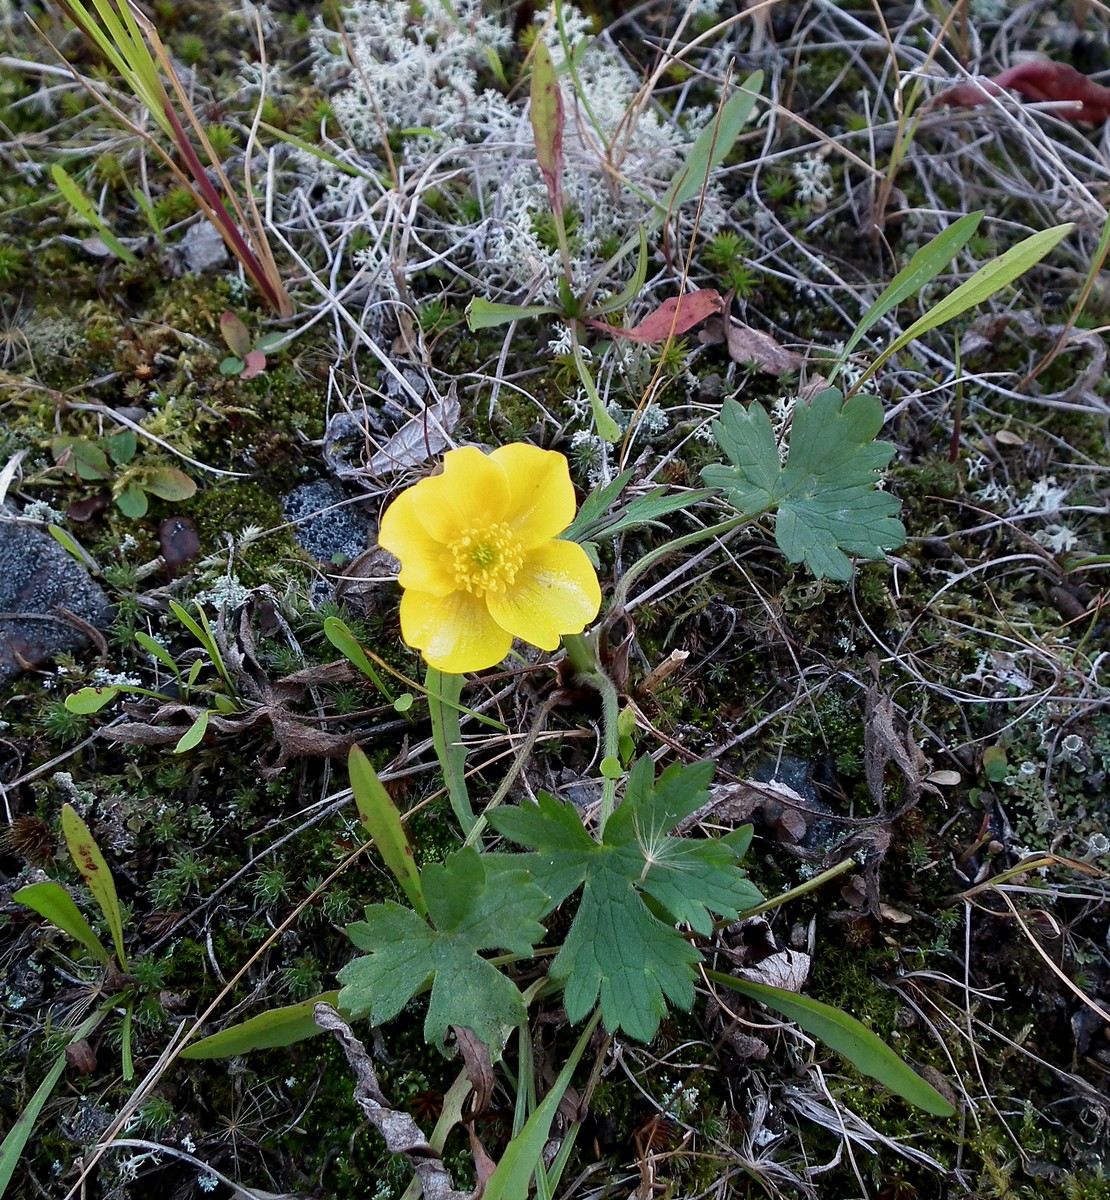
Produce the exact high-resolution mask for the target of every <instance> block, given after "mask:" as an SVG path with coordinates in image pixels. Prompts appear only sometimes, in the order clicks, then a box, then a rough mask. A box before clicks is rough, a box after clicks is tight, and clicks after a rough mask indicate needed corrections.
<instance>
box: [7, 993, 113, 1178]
mask: <svg viewBox="0 0 1110 1200" xmlns="http://www.w3.org/2000/svg"><path fill="white" fill-rule="evenodd" d="M104 1016H105V1014H104V1012H97V1013H94V1014H93V1015H92V1016H91V1017H89V1019H88V1020H87V1021H85V1022H84V1023H83V1024H81V1025H79V1026H78V1027H77V1028H76V1029H75V1030H74V1031H73V1036H72V1037H71V1038H70V1043H72V1042H79V1041H80V1040H81V1039H82V1038H83V1037H88V1035H89V1034H90V1033H92V1031H93V1030H94V1029H95V1028H96V1027H97V1025H99V1024H100V1022H101V1021H102V1020H103V1019H104ZM65 1067H66V1052H65V1050H63V1051H62V1052H61V1054H59V1055H58V1057H57V1058H56V1059H55V1060H54V1063H53V1065H52V1066H51V1068H50V1070H49V1071H47V1073H46V1078H45V1079H43V1081H42V1083H40V1084H39V1086H38V1087H37V1088H36V1089H35V1094H34V1095H33V1096H32V1097H31V1099H30V1100H28V1101H27V1103H26V1104H25V1105H24V1106H23V1111H22V1112H21V1113H20V1114H19V1116H18V1117H17V1118H16V1119H15V1123H14V1124H13V1125H12V1127H11V1129H9V1130H8V1132H7V1134H6V1135H5V1137H4V1141H3V1143H0V1196H3V1195H4V1194H5V1192H7V1190H8V1184H9V1183H11V1181H12V1175H13V1174H14V1173H15V1168H16V1166H17V1165H18V1163H19V1160H20V1157H21V1156H22V1154H23V1148H24V1146H26V1145H27V1139H28V1138H29V1137H30V1136H31V1131H32V1130H33V1129H34V1128H35V1122H36V1121H37V1120H38V1119H39V1113H40V1112H42V1109H43V1105H44V1104H45V1103H46V1102H47V1100H49V1099H50V1093H51V1092H52V1091H53V1090H54V1088H55V1087H56V1086H57V1083H58V1080H59V1079H61V1077H62V1072H63V1071H64V1070H65Z"/></svg>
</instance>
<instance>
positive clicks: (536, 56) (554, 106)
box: [531, 39, 564, 213]
mask: <svg viewBox="0 0 1110 1200" xmlns="http://www.w3.org/2000/svg"><path fill="white" fill-rule="evenodd" d="M531 100H532V135H533V137H534V138H535V140H536V162H537V163H538V164H539V168H540V174H541V175H542V176H543V181H544V184H545V185H546V187H547V198H548V200H549V201H550V202H551V211H552V212H553V213H561V212H562V211H563V188H562V179H563V121H564V118H563V94H562V92H561V90H560V88H559V77H558V76H557V75H556V73H555V64H554V63H553V62H552V61H551V51H550V50H548V48H547V46H546V45H545V44H544V42H543V41H542V39H541V40H538V41H537V42H536V44H535V50H534V51H533V54H532V94H531Z"/></svg>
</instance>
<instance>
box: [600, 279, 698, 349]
mask: <svg viewBox="0 0 1110 1200" xmlns="http://www.w3.org/2000/svg"><path fill="white" fill-rule="evenodd" d="M720 311H721V297H720V293H718V292H717V291H716V290H715V289H713V288H703V289H702V290H701V291H699V292H687V293H686V294H685V295H683V296H669V297H668V298H667V299H666V300H664V301H663V303H662V304H660V305H659V307H658V308H657V309H656V310H655V311H654V312H651V313H648V315H647V316H646V317H645V318H644V319H643V320H642V321H641V322H640V323H639V325H634V326H633V327H632V328H631V329H620V328H618V327H617V326H616V325H610V324H608V323H607V322H605V321H594V320H588V321H587V322H586V324H587V325H588V326H589V327H590V328H591V329H597V330H599V331H600V332H601V333H605V334H608V335H609V337H615V338H623V339H624V340H625V341H626V342H642V343H644V344H648V343H651V342H665V341H666V340H667V339H668V338H671V337H681V336H682V335H683V334H684V333H689V332H690V330H691V329H693V328H694V326H695V325H699V324H701V322H702V321H704V320H705V319H706V318H707V317H712V316H714V315H715V314H716V313H719V312H720Z"/></svg>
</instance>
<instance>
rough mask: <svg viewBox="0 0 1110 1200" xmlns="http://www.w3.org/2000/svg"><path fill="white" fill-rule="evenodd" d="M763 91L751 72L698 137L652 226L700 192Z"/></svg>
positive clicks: (760, 76) (760, 79)
mask: <svg viewBox="0 0 1110 1200" xmlns="http://www.w3.org/2000/svg"><path fill="white" fill-rule="evenodd" d="M762 87H763V72H762V71H754V72H752V74H751V75H749V76H748V78H747V79H745V80H744V82H743V83H742V84H741V85H740V87H739V88H738V89H737V91H735V92H734V93H733V94H732V95H731V96H730V97H729V98H728V100H726V101H725V103H724V105H723V106H722V107H721V110H720V112H719V113H718V114H717V115H716V116H715V117H714V118H713V121H712V122H711V123H710V124H709V125H707V126H706V127H705V128H704V129H703V130H702V131H701V132H700V133H699V134H698V136H697V138H696V139H695V140H694V144H693V146H692V147H691V148H690V153H689V155H688V156H687V158H686V162H685V163H683V165H682V167H681V169H680V170H679V172H678V174H677V175H676V176H675V177H674V179H673V180H672V181H671V186H670V187H669V188H667V193H666V195H665V196H664V197H663V199H662V201H661V204H660V207H659V209H658V210H657V212H656V213H655V216H654V218H653V219H652V225H653V226H658V225H660V224H662V222H663V221H664V220H665V219H666V217H667V215H668V214H669V213H671V212H673V211H674V210H675V209H676V208H681V207H682V205H683V204H685V203H686V201H687V200H691V199H693V197H694V196H697V195H698V194H699V193H700V192H701V190H702V188H703V187H704V186H705V184H706V182H707V181H708V179H709V176H710V174H711V173H712V171H713V170H714V168H716V167H718V166H720V164H721V163H722V162H723V161H724V158H725V155H727V154H728V152H729V151H730V150H731V149H732V147H733V146H734V145H735V144H736V139H737V138H738V137H739V136H740V131H741V130H742V129H743V128H744V126H745V125H746V124H747V123H748V120H749V118H750V117H751V115H752V110H753V109H754V108H755V102H756V100H757V99H758V98H759V93H760V89H761V88H762Z"/></svg>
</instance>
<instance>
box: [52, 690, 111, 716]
mask: <svg viewBox="0 0 1110 1200" xmlns="http://www.w3.org/2000/svg"><path fill="white" fill-rule="evenodd" d="M118 695H119V688H118V687H83V688H80V689H79V690H78V691H76V692H71V693H70V694H69V695H68V696H67V697H66V699H65V705H66V708H67V709H68V710H69V711H70V712H72V713H81V714H82V715H84V716H87V715H88V714H90V713H95V712H100V710H101V709H102V708H103V707H104V706H105V705H106V704H111V703H112V701H113V700H114V699H115V698H116V697H117V696H118Z"/></svg>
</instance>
